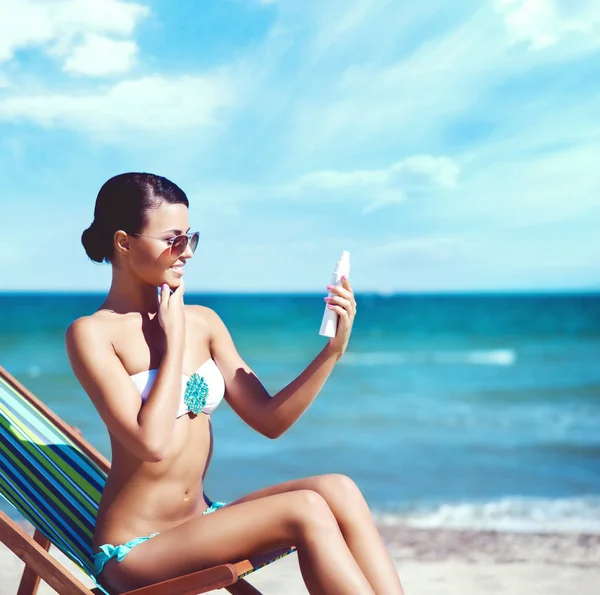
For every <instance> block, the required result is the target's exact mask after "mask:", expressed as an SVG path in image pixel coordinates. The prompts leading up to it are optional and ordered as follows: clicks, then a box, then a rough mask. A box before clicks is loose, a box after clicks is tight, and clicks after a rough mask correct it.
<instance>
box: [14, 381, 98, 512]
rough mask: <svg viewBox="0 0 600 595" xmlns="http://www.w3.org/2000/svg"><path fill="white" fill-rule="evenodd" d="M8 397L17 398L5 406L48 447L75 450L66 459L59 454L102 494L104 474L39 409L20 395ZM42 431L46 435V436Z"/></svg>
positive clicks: (68, 451) (66, 453)
mask: <svg viewBox="0 0 600 595" xmlns="http://www.w3.org/2000/svg"><path fill="white" fill-rule="evenodd" d="M8 396H9V397H16V398H11V399H10V400H4V404H5V406H6V407H7V408H8V409H9V410H10V411H11V413H13V414H14V415H15V417H17V418H20V419H22V420H23V422H24V425H25V426H26V427H27V430H28V431H30V432H31V433H33V434H35V435H36V437H37V438H38V439H39V441H40V442H43V443H44V444H46V445H47V446H49V445H51V444H57V443H62V444H65V445H68V446H70V447H71V448H73V451H70V450H68V449H65V452H64V454H65V455H66V458H65V457H64V456H62V455H63V453H61V452H59V453H58V454H59V455H60V456H61V458H62V459H63V460H64V461H65V462H67V463H69V462H70V463H71V466H72V467H74V468H75V469H76V470H77V471H78V472H79V473H80V474H81V475H82V477H84V479H86V480H87V481H88V482H89V483H90V484H91V485H92V486H93V487H94V488H95V489H96V490H97V491H98V492H99V493H101V492H102V490H103V489H104V484H105V483H106V475H105V474H104V472H103V471H102V470H101V469H100V468H99V467H98V466H97V465H96V464H95V463H94V462H93V461H92V460H90V459H89V458H88V457H87V455H85V453H83V452H82V451H81V450H80V449H79V448H78V447H77V446H76V445H75V444H74V443H73V442H72V441H71V440H70V439H68V438H67V437H66V436H65V434H63V433H62V432H59V431H58V428H57V427H56V426H54V425H52V424H51V423H50V422H49V421H48V419H47V418H45V417H43V416H41V415H40V412H39V411H38V410H37V409H34V408H33V406H32V405H31V404H30V403H29V402H28V401H26V400H24V399H23V397H21V395H20V394H19V393H16V392H14V391H12V394H9V395H8ZM42 430H43V431H44V432H45V433H46V435H44V433H43V432H42ZM73 452H76V453H77V454H78V456H77V457H75V456H73V455H72V453H73ZM67 459H68V460H67ZM82 464H83V465H82ZM92 501H93V499H92ZM97 504H98V503H97V502H96V505H97Z"/></svg>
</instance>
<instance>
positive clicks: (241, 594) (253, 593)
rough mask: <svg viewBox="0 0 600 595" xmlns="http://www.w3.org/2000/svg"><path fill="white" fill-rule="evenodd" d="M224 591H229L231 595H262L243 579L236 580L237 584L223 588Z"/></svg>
mask: <svg viewBox="0 0 600 595" xmlns="http://www.w3.org/2000/svg"><path fill="white" fill-rule="evenodd" d="M225 589H226V590H227V591H229V592H230V593H231V595H262V593H261V592H260V591H259V590H258V589H257V588H256V587H253V586H252V585H251V584H250V583H249V582H247V581H245V580H244V579H243V578H240V579H238V580H237V582H235V583H233V585H229V586H228V587H225Z"/></svg>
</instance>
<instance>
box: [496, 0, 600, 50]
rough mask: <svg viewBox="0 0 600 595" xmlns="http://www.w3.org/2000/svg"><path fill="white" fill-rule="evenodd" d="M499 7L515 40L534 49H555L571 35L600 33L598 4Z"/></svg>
mask: <svg viewBox="0 0 600 595" xmlns="http://www.w3.org/2000/svg"><path fill="white" fill-rule="evenodd" d="M495 7H496V10H498V12H500V13H501V14H502V15H503V17H504V21H505V23H506V26H507V28H508V30H509V33H510V35H511V37H512V38H513V39H514V40H515V41H525V42H529V44H530V46H531V47H532V48H534V49H540V48H544V47H548V46H551V45H554V44H556V43H558V42H560V41H561V40H562V39H563V38H565V37H566V36H568V35H571V34H575V35H586V34H594V33H595V34H597V33H598V30H599V29H600V4H599V3H598V2H597V1H596V0H496V2H495ZM596 43H597V42H596Z"/></svg>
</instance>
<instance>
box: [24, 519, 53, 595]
mask: <svg viewBox="0 0 600 595" xmlns="http://www.w3.org/2000/svg"><path fill="white" fill-rule="evenodd" d="M33 539H34V540H35V541H36V542H37V543H39V544H40V546H41V547H43V548H44V549H45V550H46V551H49V550H50V540H49V539H48V538H47V537H46V536H45V535H43V534H42V533H40V532H39V531H38V530H37V529H36V530H35V531H34V533H33ZM39 585H40V576H39V574H38V573H37V572H36V571H35V570H34V569H33V568H32V567H31V566H29V565H28V564H26V565H25V568H24V569H23V575H22V576H21V582H20V583H19V590H18V591H17V595H36V593H37V590H38V587H39Z"/></svg>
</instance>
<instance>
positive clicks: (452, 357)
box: [340, 349, 517, 366]
mask: <svg viewBox="0 0 600 595" xmlns="http://www.w3.org/2000/svg"><path fill="white" fill-rule="evenodd" d="M516 361H517V354H516V352H515V351H514V350H513V349H488V350H474V351H371V352H365V353H357V352H351V353H348V352H347V353H346V354H345V355H344V357H343V358H342V359H341V360H340V363H342V364H346V365H350V366H390V365H402V364H427V363H434V364H472V365H480V366H512V365H514V363H515V362H516Z"/></svg>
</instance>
